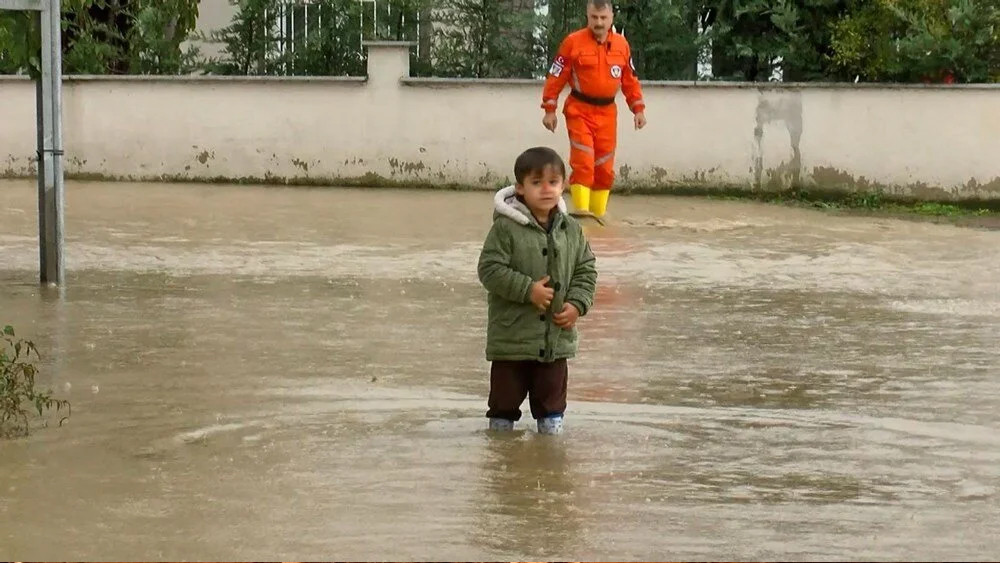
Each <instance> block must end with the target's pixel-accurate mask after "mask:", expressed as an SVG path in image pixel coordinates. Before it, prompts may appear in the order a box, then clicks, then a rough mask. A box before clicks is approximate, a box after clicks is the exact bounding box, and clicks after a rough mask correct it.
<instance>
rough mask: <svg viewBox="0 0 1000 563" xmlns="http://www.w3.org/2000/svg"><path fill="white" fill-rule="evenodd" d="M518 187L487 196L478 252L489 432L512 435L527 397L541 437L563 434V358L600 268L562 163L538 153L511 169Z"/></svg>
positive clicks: (571, 349)
mask: <svg viewBox="0 0 1000 563" xmlns="http://www.w3.org/2000/svg"><path fill="white" fill-rule="evenodd" d="M514 177H515V179H516V185H514V186H509V187H507V188H504V189H502V190H500V191H499V192H497V194H496V196H495V197H494V200H493V203H494V211H493V226H492V228H491V229H490V232H489V234H488V235H487V236H486V241H485V242H484V244H483V249H482V252H481V254H480V255H479V267H478V270H479V280H480V282H482V284H483V287H485V288H486V290H487V292H488V293H489V295H488V297H487V302H488V305H489V310H488V324H487V329H486V359H487V360H488V361H490V362H491V367H490V395H489V401H488V406H489V410H488V411H487V413H486V416H487V417H488V418H489V419H490V423H489V427H490V429H493V430H512V429H513V428H514V422H516V421H517V420H519V419H520V418H521V404H522V403H523V402H524V399H525V397H529V403H530V406H531V416H532V417H533V418H534V419H535V420H536V421H537V423H538V432H539V433H542V434H558V433H559V432H561V431H562V420H563V413H564V411H565V410H566V382H567V375H568V371H567V367H566V360H567V359H568V358H572V357H574V356H575V355H576V351H577V330H576V321H577V319H578V318H579V317H582V316H584V315H586V314H587V312H588V311H589V310H590V307H591V305H592V304H593V302H594V290H595V287H596V284H597V269H596V261H595V259H594V254H593V253H592V252H591V250H590V244H589V243H588V242H587V239H586V237H585V236H584V234H583V229H582V228H581V227H580V224H579V223H578V222H577V221H576V220H575V219H573V218H572V217H570V216H569V215H567V214H566V204H565V202H564V201H563V199H562V194H563V183H564V181H565V178H566V165H565V164H564V163H563V160H562V159H561V158H560V157H559V155H558V154H557V153H556V152H555V151H553V150H551V149H549V148H545V147H536V148H532V149H528V150H527V151H525V152H523V153H522V154H521V155H520V156H518V157H517V160H516V161H515V163H514Z"/></svg>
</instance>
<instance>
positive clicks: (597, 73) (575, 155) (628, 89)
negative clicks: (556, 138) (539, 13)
mask: <svg viewBox="0 0 1000 563" xmlns="http://www.w3.org/2000/svg"><path fill="white" fill-rule="evenodd" d="M613 18H614V13H613V12H612V10H611V3H610V1H609V0H589V2H588V3H587V27H585V28H583V29H580V30H578V31H575V32H573V33H571V34H569V35H567V36H566V38H565V39H563V42H562V44H561V45H559V52H558V53H557V54H556V58H555V61H553V63H552V68H550V69H549V73H548V76H546V77H545V88H544V90H543V91H542V108H543V109H544V110H545V117H544V118H542V125H544V126H545V128H546V129H548V130H549V131H555V130H556V121H557V118H556V109H558V107H559V104H558V102H559V94H560V93H561V92H562V90H563V88H564V87H565V86H566V84H567V83H569V85H570V88H571V91H570V95H569V96H568V97H567V98H566V103H565V105H564V106H563V114H564V115H565V116H566V129H567V131H568V132H569V144H570V153H569V165H570V167H571V168H572V169H573V172H572V174H571V175H570V178H569V181H570V195H571V197H572V198H573V206H574V207H576V210H577V211H590V212H591V213H593V214H594V215H595V216H597V217H603V216H604V214H605V212H606V211H607V207H608V196H609V195H610V192H611V185H612V184H613V183H614V177H615V172H614V164H615V142H616V133H617V131H618V106H617V105H616V104H615V96H616V95H617V94H618V90H619V88H621V89H622V90H623V91H624V93H625V102H626V103H627V104H628V107H629V109H630V110H631V111H632V113H633V114H634V121H635V128H636V129H642V127H643V126H645V125H646V115H645V113H644V111H645V109H646V104H645V103H644V102H643V101H642V88H641V87H640V86H639V78H638V77H637V76H636V75H635V67H634V66H633V64H632V49H631V47H629V44H628V41H626V40H625V36H623V35H621V34H619V33H615V32H613V31H611V22H612V19H613Z"/></svg>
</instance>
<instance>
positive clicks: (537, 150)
mask: <svg viewBox="0 0 1000 563" xmlns="http://www.w3.org/2000/svg"><path fill="white" fill-rule="evenodd" d="M548 166H551V167H552V168H553V169H555V171H556V172H557V173H558V174H560V175H561V176H562V177H563V178H565V177H566V163H564V162H563V159H562V157H560V156H559V153H557V152H556V151H554V150H552V149H550V148H548V147H534V148H530V149H528V150H526V151H524V152H523V153H521V155H520V156H518V157H517V160H515V161H514V179H515V180H517V183H518V184H523V183H524V179H525V178H527V177H528V176H530V175H532V174H541V173H542V172H543V171H544V170H545V168H546V167H548Z"/></svg>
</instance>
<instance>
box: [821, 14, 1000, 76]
mask: <svg viewBox="0 0 1000 563" xmlns="http://www.w3.org/2000/svg"><path fill="white" fill-rule="evenodd" d="M858 4H860V5H859V6H858V7H857V9H856V10H853V11H852V12H850V13H849V14H847V15H845V16H844V17H842V18H841V19H840V20H838V21H837V22H836V23H835V24H834V25H833V39H832V44H833V49H832V50H833V55H832V57H831V59H832V62H833V66H834V72H836V73H837V74H838V76H839V77H840V78H843V79H849V80H850V79H854V78H857V79H858V80H864V81H872V82H879V81H892V82H919V81H928V82H940V81H952V80H954V81H957V82H997V81H1000V0H868V1H866V2H864V3H861V2H858Z"/></svg>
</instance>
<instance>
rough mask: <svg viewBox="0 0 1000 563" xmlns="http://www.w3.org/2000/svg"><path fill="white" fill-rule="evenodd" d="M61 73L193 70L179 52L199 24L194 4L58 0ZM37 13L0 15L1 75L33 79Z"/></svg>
mask: <svg viewBox="0 0 1000 563" xmlns="http://www.w3.org/2000/svg"><path fill="white" fill-rule="evenodd" d="M62 8H63V13H62V27H63V32H62V45H63V72H64V73H66V74H177V73H183V72H189V71H190V70H191V69H193V68H194V65H195V63H196V61H197V57H198V52H197V50H196V49H193V48H189V49H188V50H186V51H184V50H182V48H181V43H182V42H183V41H185V40H186V39H188V38H189V37H190V35H191V33H192V31H193V30H194V28H195V24H196V23H197V20H198V0H63V3H62ZM40 48H41V37H40V31H39V24H38V16H37V14H33V13H28V12H0V72H2V73H8V74H14V73H20V72H28V73H32V74H36V73H37V71H38V69H39V68H40V66H41V65H40V63H39V61H40V59H41V51H40Z"/></svg>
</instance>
